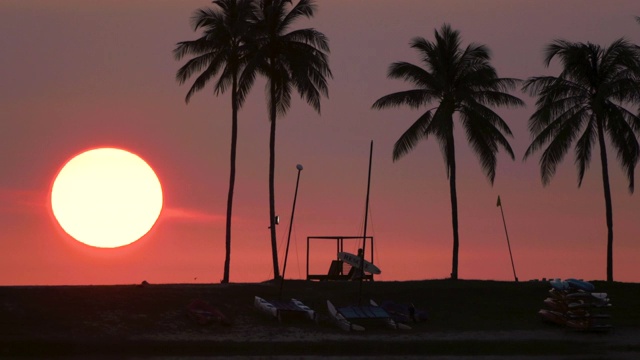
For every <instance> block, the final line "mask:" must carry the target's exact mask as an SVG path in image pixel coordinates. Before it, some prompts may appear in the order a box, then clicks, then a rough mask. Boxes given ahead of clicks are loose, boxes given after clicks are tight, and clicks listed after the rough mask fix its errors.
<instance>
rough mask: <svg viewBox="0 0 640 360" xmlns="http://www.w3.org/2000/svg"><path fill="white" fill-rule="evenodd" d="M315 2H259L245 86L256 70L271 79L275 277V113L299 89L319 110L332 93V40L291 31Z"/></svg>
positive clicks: (271, 212)
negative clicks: (330, 89)
mask: <svg viewBox="0 0 640 360" xmlns="http://www.w3.org/2000/svg"><path fill="white" fill-rule="evenodd" d="M315 9H316V6H315V4H314V1H313V0H300V1H298V2H297V3H296V4H295V5H294V4H293V1H292V0H258V1H256V2H255V8H254V16H255V17H254V19H253V27H252V37H253V44H252V47H251V49H250V54H249V59H248V62H247V65H246V70H245V72H244V74H243V77H242V82H243V84H244V85H242V86H251V84H253V81H254V79H255V76H256V73H259V74H261V75H263V76H265V78H266V79H267V85H266V93H267V102H268V107H269V120H270V122H271V128H270V133H269V224H270V226H269V228H270V230H271V248H272V256H273V273H274V278H279V277H280V272H279V270H278V252H277V244H276V227H275V190H274V174H275V139H276V119H277V117H278V116H284V115H285V114H286V113H287V111H288V110H289V108H290V106H291V93H292V91H293V90H294V89H295V90H296V91H297V92H298V93H299V94H300V96H301V97H303V98H304V99H305V100H306V101H307V103H308V104H309V105H311V107H313V108H314V109H315V110H316V111H317V112H318V113H320V98H321V96H322V95H324V96H328V87H327V78H330V77H331V76H332V74H331V70H330V69H329V63H328V53H329V41H328V39H327V38H326V37H325V35H324V34H322V33H321V32H318V31H316V30H315V29H312V28H307V29H298V30H291V31H289V29H290V27H291V26H292V25H293V23H294V22H295V21H296V20H298V19H299V18H300V17H306V18H311V17H313V15H314V13H315Z"/></svg>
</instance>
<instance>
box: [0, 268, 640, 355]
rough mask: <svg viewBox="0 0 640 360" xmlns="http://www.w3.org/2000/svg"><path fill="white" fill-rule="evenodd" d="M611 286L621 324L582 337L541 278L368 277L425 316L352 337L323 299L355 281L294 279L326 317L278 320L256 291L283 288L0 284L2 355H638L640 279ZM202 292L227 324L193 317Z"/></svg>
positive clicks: (368, 294)
mask: <svg viewBox="0 0 640 360" xmlns="http://www.w3.org/2000/svg"><path fill="white" fill-rule="evenodd" d="M594 284H595V285H596V290H597V291H598V292H607V293H608V294H609V297H610V299H611V302H612V304H613V306H612V307H611V309H610V311H609V312H610V313H611V315H612V324H613V325H614V329H613V330H612V331H609V332H605V333H584V332H577V331H570V330H568V329H565V328H562V327H557V326H553V325H549V324H546V323H543V322H542V321H541V320H540V318H539V317H538V314H537V312H538V310H539V309H540V308H542V306H543V303H542V302H543V300H544V299H545V298H546V297H547V295H548V290H549V286H548V284H547V283H544V282H525V283H512V282H494V281H449V280H428V281H409V282H373V283H364V284H363V287H362V301H363V302H367V301H368V300H369V299H374V300H376V301H378V302H381V301H383V300H386V299H392V300H394V301H396V302H412V303H414V304H415V305H416V306H417V307H418V308H422V309H424V310H426V311H427V312H428V314H429V320H428V321H426V322H424V323H419V324H413V325H412V326H413V330H408V331H394V330H390V329H387V328H385V327H384V326H383V325H381V324H377V323H369V324H364V325H365V327H366V331H364V332H362V333H347V332H344V331H342V330H340V329H338V328H337V327H336V326H335V325H334V324H333V323H331V322H330V321H329V318H328V315H327V310H326V300H327V299H329V300H331V301H332V302H333V303H334V304H336V305H338V306H340V305H348V304H357V303H358V301H359V299H360V296H359V284H358V283H353V282H307V281H287V282H286V283H285V287H284V294H283V296H284V297H285V298H288V297H295V298H297V299H299V300H302V301H303V302H304V303H305V304H307V305H308V306H310V307H312V308H313V309H315V310H316V311H317V312H318V313H319V315H320V316H319V321H318V322H317V323H314V322H311V321H308V320H304V319H299V318H294V317H289V318H284V319H283V321H282V323H278V322H277V321H276V320H273V319H269V318H267V317H266V316H265V315H263V314H262V313H259V312H257V311H256V310H255V308H254V306H253V298H254V296H256V295H258V296H261V297H263V298H265V299H277V298H278V289H279V284H278V283H259V284H224V285H223V284H215V285H186V284H176V285H167V284H162V285H155V284H151V285H148V286H140V285H117V286H20V287H13V286H12V287H0V357H13V356H31V357H38V358H40V357H51V356H78V357H86V356H89V355H91V356H94V355H96V356H97V355H100V356H105V355H106V356H118V357H121V356H143V357H146V356H219V355H225V356H229V355H241V356H276V355H290V356H310V355H322V356H355V355H375V356H383V355H427V354H428V355H456V356H464V355H507V356H508V358H510V357H514V356H516V357H523V356H534V357H558V356H560V357H566V356H568V357H572V356H577V358H585V357H587V358H640V284H628V283H605V282H594ZM194 299H203V300H206V301H207V302H209V303H210V304H212V305H215V306H216V307H217V308H219V309H220V310H222V311H223V312H224V313H225V314H227V315H228V316H229V318H230V319H232V321H233V324H232V325H231V326H223V325H221V324H211V325H204V326H203V325H199V324H197V323H196V322H194V321H193V320H191V319H190V318H189V317H188V316H187V312H186V308H187V305H189V303H190V302H191V301H192V300H194Z"/></svg>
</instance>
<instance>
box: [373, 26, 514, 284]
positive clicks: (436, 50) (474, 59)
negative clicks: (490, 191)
mask: <svg viewBox="0 0 640 360" xmlns="http://www.w3.org/2000/svg"><path fill="white" fill-rule="evenodd" d="M411 47H412V48H414V49H416V50H417V51H418V52H419V53H420V56H421V59H422V61H423V63H424V65H425V67H424V68H422V67H420V66H418V65H414V64H411V63H407V62H396V63H393V64H391V66H390V67H389V70H388V74H387V76H388V77H389V78H394V79H402V80H405V81H408V82H410V83H411V84H412V85H414V86H415V88H413V89H410V90H406V91H400V92H396V93H392V94H389V95H386V96H383V97H381V98H380V99H378V100H376V102H375V103H374V104H373V108H374V109H384V108H390V107H399V106H402V105H406V106H409V107H410V108H414V109H420V108H423V107H424V106H428V109H427V111H426V112H424V113H423V114H422V115H420V117H419V118H418V119H417V120H416V121H415V122H414V123H413V124H412V125H411V126H410V127H409V129H408V130H407V131H405V132H404V134H402V136H401V137H400V139H398V141H397V142H396V143H395V145H394V148H393V160H394V161H396V160H398V159H399V158H400V157H402V156H403V155H405V154H407V153H408V152H409V151H411V150H412V149H413V148H414V147H415V145H416V144H417V143H418V141H419V140H421V139H427V138H428V137H429V135H433V136H435V137H436V139H437V140H438V142H439V143H440V148H441V149H442V153H443V156H444V161H445V164H446V168H447V177H448V179H449V188H450V192H451V215H452V223H453V265H452V270H451V279H454V280H456V279H457V278H458V249H459V239H458V199H457V193H456V157H455V148H454V140H453V134H454V131H453V128H454V114H457V115H458V116H457V117H458V120H459V121H460V123H461V124H462V127H463V128H464V129H465V131H466V135H467V140H468V141H469V143H470V144H471V147H472V148H473V150H474V151H475V152H476V154H477V155H478V158H479V160H480V164H481V165H482V169H483V170H484V172H485V174H486V175H487V177H488V178H489V181H490V182H491V184H493V181H494V178H495V175H496V164H497V159H496V153H497V152H498V150H499V147H502V148H503V149H504V150H505V151H506V152H507V153H508V154H509V155H510V156H511V158H512V159H513V158H514V155H513V150H512V149H511V146H510V145H509V142H508V141H507V139H506V137H505V135H509V136H511V130H510V129H509V126H508V125H507V124H506V123H505V121H504V120H503V119H502V118H501V117H500V116H499V115H498V114H496V113H495V112H494V111H493V110H492V109H491V107H492V106H522V105H524V103H523V102H522V101H521V100H520V99H518V98H517V97H514V96H512V95H509V94H508V93H507V91H508V90H511V89H513V88H514V87H515V85H516V83H517V80H516V79H509V78H499V77H498V76H497V73H496V70H495V69H494V68H493V66H491V64H490V63H489V60H490V55H489V49H488V48H487V47H486V46H484V45H476V44H470V45H468V46H467V47H465V48H462V47H461V39H460V33H459V32H458V31H456V30H452V29H451V27H450V26H449V25H448V24H445V25H443V26H442V28H441V29H440V31H438V30H435V42H430V41H427V40H425V39H424V38H421V37H416V38H414V39H413V40H412V41H411ZM432 103H435V104H434V105H433V106H432V105H431V104H432Z"/></svg>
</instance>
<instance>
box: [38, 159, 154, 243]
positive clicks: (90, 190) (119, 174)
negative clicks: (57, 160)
mask: <svg viewBox="0 0 640 360" xmlns="http://www.w3.org/2000/svg"><path fill="white" fill-rule="evenodd" d="M162 201H163V195H162V186H161V185H160V180H158V177H157V176H156V174H155V172H154V171H153V169H152V168H151V166H149V164H147V163H146V162H145V161H144V160H142V158H140V157H139V156H138V155H135V154H133V153H131V152H128V151H125V150H122V149H116V148H99V149H93V150H89V151H85V152H83V153H81V154H79V155H77V156H75V157H74V158H72V159H71V160H69V162H67V163H66V164H65V165H64V166H63V167H62V170H60V172H59V173H58V175H57V176H56V178H55V180H54V182H53V186H52V188H51V209H52V211H53V215H54V216H55V218H56V220H57V221H58V223H59V224H60V226H61V227H62V229H63V230H64V231H65V232H66V233H67V234H69V235H70V236H71V237H73V238H74V239H76V240H78V241H80V242H82V243H85V244H87V245H89V246H94V247H98V248H116V247H120V246H125V245H129V244H131V243H133V242H135V241H137V240H138V239H140V238H141V237H142V236H144V235H145V234H146V233H147V232H149V230H151V228H152V227H153V225H154V224H155V223H156V220H157V219H158V216H159V215H160V212H161V211H162Z"/></svg>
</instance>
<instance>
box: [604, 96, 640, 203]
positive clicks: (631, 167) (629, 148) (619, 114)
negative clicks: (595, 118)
mask: <svg viewBox="0 0 640 360" xmlns="http://www.w3.org/2000/svg"><path fill="white" fill-rule="evenodd" d="M607 114H608V116H607V117H608V121H607V128H606V131H607V133H608V135H609V139H610V141H611V144H612V145H613V147H614V148H615V149H616V152H617V158H618V160H619V161H620V165H621V166H622V168H623V170H624V171H625V174H626V175H627V179H628V180H629V191H630V192H632V193H633V190H634V171H635V167H636V164H637V163H638V158H639V157H640V144H638V138H637V137H636V134H635V132H634V129H633V127H632V126H631V125H630V124H629V120H628V118H629V117H630V116H633V117H634V118H637V117H636V116H635V115H633V114H631V113H630V112H628V111H627V110H626V109H624V108H622V107H621V106H617V105H614V104H610V106H609V107H608V109H607Z"/></svg>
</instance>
